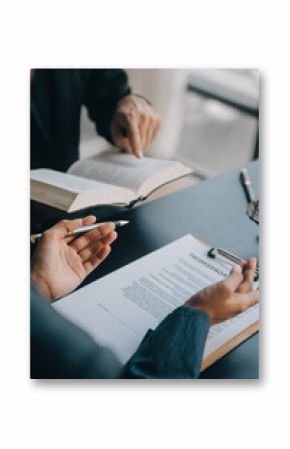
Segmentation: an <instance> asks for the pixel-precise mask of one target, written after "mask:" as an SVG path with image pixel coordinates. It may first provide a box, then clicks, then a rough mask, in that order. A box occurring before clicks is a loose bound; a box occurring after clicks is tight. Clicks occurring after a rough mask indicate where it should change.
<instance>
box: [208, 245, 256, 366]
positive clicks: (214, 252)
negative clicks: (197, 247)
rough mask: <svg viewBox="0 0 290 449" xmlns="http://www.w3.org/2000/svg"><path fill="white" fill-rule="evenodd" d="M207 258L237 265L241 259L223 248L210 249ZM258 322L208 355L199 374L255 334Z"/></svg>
mask: <svg viewBox="0 0 290 449" xmlns="http://www.w3.org/2000/svg"><path fill="white" fill-rule="evenodd" d="M207 256H208V257H210V258H216V257H222V258H224V259H225V260H228V261H229V262H231V263H239V262H240V261H241V260H242V259H241V258H240V257H238V256H237V255H235V254H233V253H231V252H229V251H226V250H224V249H223V248H216V247H213V248H210V249H209V250H208V251H207ZM258 280H259V267H258V266H257V268H256V273H255V278H254V281H258ZM259 328H260V322H259V320H257V321H256V322H255V323H252V324H251V325H250V326H248V327H246V328H245V329H244V330H243V331H241V332H240V333H238V334H237V335H235V336H234V337H233V338H231V339H229V340H227V341H226V342H225V343H224V344H223V345H221V346H220V347H219V348H218V349H217V350H216V351H214V352H212V353H211V354H209V355H208V356H207V357H205V358H203V360H202V363H201V368H200V372H202V371H204V370H205V369H206V368H208V367H209V366H210V365H212V364H213V363H215V362H216V361H217V360H219V359H220V358H222V357H223V356H225V355H226V354H227V353H228V352H230V351H231V350H233V349H234V348H236V347H237V346H238V345H240V344H241V343H243V342H244V341H245V340H247V339H248V338H250V337H251V336H252V335H254V334H255V333H256V332H258V331H259Z"/></svg>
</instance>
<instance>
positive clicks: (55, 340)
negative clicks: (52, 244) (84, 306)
mask: <svg viewBox="0 0 290 449" xmlns="http://www.w3.org/2000/svg"><path fill="white" fill-rule="evenodd" d="M120 372H121V364H120V363H119V362H118V360H117V359H116V357H115V356H114V354H113V353H112V352H111V351H110V350H108V349H106V348H103V347H101V346H99V345H97V344H96V343H95V342H94V341H93V340H92V338H91V337H90V336H89V335H88V334H86V333H85V332H83V331H82V330H81V329H80V328H78V327H77V326H75V325H74V324H72V323H71V322H70V321H68V320H66V319H65V318H63V317H62V316H61V315H60V314H58V313H57V312H56V311H55V310H54V309H53V308H52V307H51V306H50V305H49V304H48V303H47V302H46V301H45V300H44V299H43V298H42V297H41V296H40V295H39V294H38V292H37V291H36V289H34V288H32V290H31V307H30V375H31V378H32V379H93V378H98V379H105V378H116V377H119V376H120Z"/></svg>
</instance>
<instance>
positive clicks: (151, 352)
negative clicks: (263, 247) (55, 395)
mask: <svg viewBox="0 0 290 449" xmlns="http://www.w3.org/2000/svg"><path fill="white" fill-rule="evenodd" d="M94 222H95V217H93V216H88V217H85V218H84V219H77V220H63V221H61V222H59V223H57V224H56V225H55V226H53V227H52V228H50V229H49V230H48V231H46V232H45V233H44V234H43V236H42V237H41V239H40V241H39V243H38V244H37V248H36V251H35V253H34V256H33V259H32V264H31V280H32V287H31V378H53V379H55V378H58V379H59V378H66V379H71V378H102V379H103V378H139V379H154V378H159V379H165V378H171V379H181V378H197V377H198V376H199V370H200V364H201V361H202V356H203V350H204V345H205V342H206V338H207V334H208V331H209V327H210V326H211V325H212V324H217V323H219V322H221V321H224V320H226V319H229V318H232V317H234V316H235V315H237V314H238V313H240V312H242V311H244V310H246V309H247V308H248V307H250V306H252V305H254V304H256V303H257V302H258V301H259V293H258V292H257V291H253V279H254V275H255V268H256V260H255V258H252V259H249V260H248V261H247V262H244V263H243V265H242V266H241V265H235V266H234V268H233V269H232V272H231V273H230V275H229V276H228V277H227V278H226V279H225V280H224V281H222V282H219V283H217V284H214V285H212V286H210V287H208V288H205V289H204V290H201V291H200V292H198V293H197V294H195V295H194V296H192V297H191V298H189V299H188V300H187V301H186V303H185V304H184V305H183V306H182V307H179V308H177V309H176V310H175V311H173V312H172V313H171V314H169V315H168V316H167V317H166V318H165V319H164V320H163V321H162V322H161V323H160V324H159V325H158V326H157V328H156V329H155V330H154V331H152V330H150V331H148V332H147V334H146V335H145V337H144V338H143V340H142V342H141V343H140V346H139V348H138V349H137V351H136V352H135V354H133V356H132V357H131V359H130V360H129V361H128V362H127V363H126V364H125V366H122V365H121V364H120V363H119V361H118V360H117V358H116V357H115V355H114V354H113V353H112V352H111V351H110V350H109V349H107V348H104V347H102V346H100V345H98V344H96V343H95V342H94V341H93V340H92V338H91V337H90V336H89V335H88V334H86V333H85V332H84V331H83V330H81V329H80V328H78V327H77V326H76V325H74V324H73V323H71V322H69V321H68V320H66V319H65V318H64V317H62V316H61V315H59V314H58V313H57V312H56V311H55V310H54V309H53V308H52V307H51V306H50V303H51V302H52V301H54V300H55V299H57V298H60V297H61V296H63V295H66V294H68V293H69V292H71V291H72V290H74V289H75V288H77V287H78V286H79V285H80V284H81V282H82V281H83V280H84V279H85V278H86V276H87V275H88V274H89V273H90V272H91V271H92V270H94V269H96V268H97V267H98V266H99V265H100V264H101V263H102V262H103V261H104V260H105V259H106V257H108V255H109V253H110V251H111V246H112V244H113V242H114V241H115V240H116V238H117V233H116V231H115V224H114V223H104V224H102V225H101V226H99V227H97V228H95V229H92V230H90V231H89V232H87V233H85V234H80V235H77V236H76V237H75V236H72V235H71V234H72V233H74V232H75V231H77V230H78V229H79V228H80V227H82V226H90V225H93V224H94ZM68 234H70V236H68ZM112 295H114V289H113V286H112ZM112 332H113V329H112Z"/></svg>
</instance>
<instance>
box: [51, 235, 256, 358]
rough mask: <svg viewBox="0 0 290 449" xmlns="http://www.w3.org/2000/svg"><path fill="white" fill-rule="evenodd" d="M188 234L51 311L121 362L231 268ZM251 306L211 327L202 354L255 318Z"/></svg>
mask: <svg viewBox="0 0 290 449" xmlns="http://www.w3.org/2000/svg"><path fill="white" fill-rule="evenodd" d="M207 249H208V248H206V246H205V245H203V244H202V243H201V242H200V241H198V240H197V239H195V238H194V237H193V236H191V235H187V236H184V237H182V238H180V239H178V240H176V241H175V242H173V243H170V244H169V245H166V246H165V247H163V248H161V249H159V250H157V251H154V252H153V253H151V254H149V255H147V256H145V257H143V258H141V259H139V260H137V261H136V262H133V263H131V264H129V265H127V266H125V267H123V268H121V269H119V270H117V271H115V272H113V273H111V274H109V275H107V276H105V277H103V278H102V279H100V280H98V281H96V282H94V283H92V284H90V285H88V286H87V287H84V288H82V289H81V290H79V291H77V292H75V293H72V294H70V295H69V296H67V297H66V298H64V299H62V300H60V301H57V302H56V303H54V305H53V306H54V307H55V309H56V310H57V311H58V312H60V313H61V314H63V315H65V316H66V317H67V318H68V319H70V320H72V321H73V322H75V323H76V324H78V325H79V326H80V327H82V328H84V329H85V330H86V331H87V332H88V333H89V334H90V335H91V336H92V337H93V338H94V339H95V340H96V341H97V342H98V343H100V344H103V345H105V346H108V347H110V348H111V349H112V350H113V351H114V352H115V353H116V355H117V357H118V358H119V360H120V361H121V362H123V363H125V362H126V361H127V360H128V359H129V358H130V357H131V355H132V354H133V353H134V352H135V351H136V349H137V348H138V346H139V344H140V342H141V340H142V338H143V337H144V335H145V333H146V332H147V330H148V329H150V328H151V329H154V328H155V327H156V326H157V325H158V323H159V322H160V321H162V320H163V319H164V318H165V317H166V316H167V315H168V314H169V313H170V312H172V311H173V310H174V309H176V308H177V307H179V306H181V305H183V304H184V302H185V301H186V300H187V299H188V298H190V297H191V296H192V295H193V294H194V293H196V292H197V291H199V290H201V289H202V288H204V287H206V286H208V285H210V284H213V283H215V282H217V281H219V280H221V279H223V278H224V277H225V276H227V275H228V273H229V271H230V270H231V267H232V266H231V264H230V263H229V262H227V261H223V260H220V259H219V260H217V259H210V258H208V257H207ZM258 316H259V307H258V306H254V307H252V308H251V309H249V310H248V311H246V312H244V313H242V314H240V315H238V316H237V317H235V318H234V319H232V320H228V321H225V322H223V323H221V324H219V325H216V326H212V327H211V329H210V332H209V335H208V340H207V344H206V348H205V356H206V355H208V354H209V353H210V352H212V351H214V350H216V348H217V347H219V346H220V345H221V344H223V343H224V342H225V341H227V340H228V339H229V338H232V337H233V336H234V335H236V334H237V333H239V332H240V329H241V328H244V327H245V326H247V325H249V324H252V323H253V322H256V321H257V320H258Z"/></svg>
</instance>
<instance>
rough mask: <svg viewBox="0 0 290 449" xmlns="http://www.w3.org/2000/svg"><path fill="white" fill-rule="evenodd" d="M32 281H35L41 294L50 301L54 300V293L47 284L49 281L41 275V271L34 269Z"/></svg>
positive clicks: (34, 283)
mask: <svg viewBox="0 0 290 449" xmlns="http://www.w3.org/2000/svg"><path fill="white" fill-rule="evenodd" d="M31 282H32V283H33V285H34V286H35V287H36V288H37V290H38V291H39V293H41V295H42V296H43V297H44V298H45V299H47V300H49V302H51V301H52V295H51V292H50V288H49V285H48V284H47V282H46V281H45V279H44V278H43V277H42V276H41V274H40V273H37V271H33V270H32V271H31Z"/></svg>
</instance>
